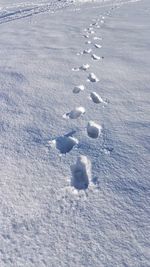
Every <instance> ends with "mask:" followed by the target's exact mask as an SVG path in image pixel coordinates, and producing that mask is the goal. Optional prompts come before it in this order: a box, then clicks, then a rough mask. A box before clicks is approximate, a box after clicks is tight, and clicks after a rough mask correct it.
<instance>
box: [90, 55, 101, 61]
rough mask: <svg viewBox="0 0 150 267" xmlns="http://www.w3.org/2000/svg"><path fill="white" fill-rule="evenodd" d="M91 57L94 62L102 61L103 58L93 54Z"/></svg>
mask: <svg viewBox="0 0 150 267" xmlns="http://www.w3.org/2000/svg"><path fill="white" fill-rule="evenodd" d="M91 57H92V59H93V60H100V59H101V57H99V56H97V55H95V54H92V55H91Z"/></svg>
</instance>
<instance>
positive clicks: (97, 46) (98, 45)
mask: <svg viewBox="0 0 150 267" xmlns="http://www.w3.org/2000/svg"><path fill="white" fill-rule="evenodd" d="M94 46H95V47H96V48H102V45H100V44H94Z"/></svg>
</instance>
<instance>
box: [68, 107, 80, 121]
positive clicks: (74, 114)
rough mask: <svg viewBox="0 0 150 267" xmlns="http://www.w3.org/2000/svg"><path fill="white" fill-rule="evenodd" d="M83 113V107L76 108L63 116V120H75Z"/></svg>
mask: <svg viewBox="0 0 150 267" xmlns="http://www.w3.org/2000/svg"><path fill="white" fill-rule="evenodd" d="M84 113H85V108H84V107H77V108H75V109H73V110H71V111H70V112H69V113H66V114H64V115H63V118H69V119H72V120H73V119H77V118H79V117H80V116H82V115H83V114H84Z"/></svg>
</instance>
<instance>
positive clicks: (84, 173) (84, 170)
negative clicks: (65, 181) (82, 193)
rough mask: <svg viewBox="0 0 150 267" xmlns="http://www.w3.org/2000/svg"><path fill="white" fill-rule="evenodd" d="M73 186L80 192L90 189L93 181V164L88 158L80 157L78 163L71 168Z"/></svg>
mask: <svg viewBox="0 0 150 267" xmlns="http://www.w3.org/2000/svg"><path fill="white" fill-rule="evenodd" d="M71 173H72V179H71V185H72V186H74V187H75V188H76V189H78V190H85V189H87V188H88V186H89V183H90V180H91V162H90V160H89V159H88V158H87V157H86V156H83V155H81V156H79V157H78V158H77V162H76V163H75V164H74V165H72V166H71Z"/></svg>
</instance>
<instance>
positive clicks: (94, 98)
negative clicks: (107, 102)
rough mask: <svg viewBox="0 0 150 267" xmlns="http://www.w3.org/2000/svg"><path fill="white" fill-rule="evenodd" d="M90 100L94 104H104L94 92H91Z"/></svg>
mask: <svg viewBox="0 0 150 267" xmlns="http://www.w3.org/2000/svg"><path fill="white" fill-rule="evenodd" d="M90 98H91V100H92V101H93V102H94V103H95V104H99V103H104V101H103V99H102V98H101V97H100V96H99V94H97V93H96V92H92V93H91V94H90Z"/></svg>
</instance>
